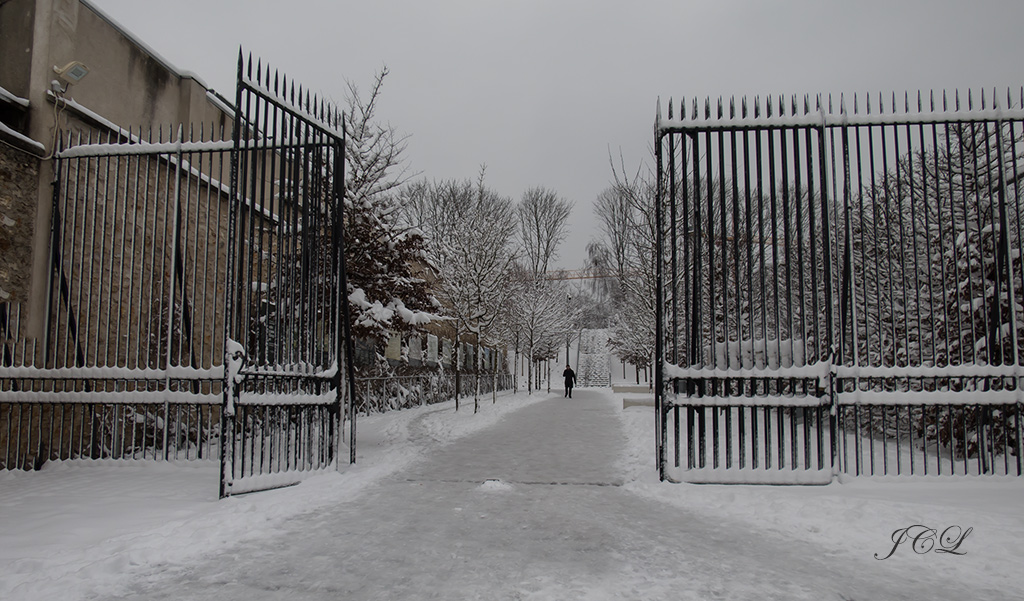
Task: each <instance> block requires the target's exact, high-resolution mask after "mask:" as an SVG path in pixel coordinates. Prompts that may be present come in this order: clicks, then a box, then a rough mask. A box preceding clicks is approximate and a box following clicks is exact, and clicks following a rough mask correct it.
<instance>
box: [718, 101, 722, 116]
mask: <svg viewBox="0 0 1024 601" xmlns="http://www.w3.org/2000/svg"><path fill="white" fill-rule="evenodd" d="M718 118H719V119H721V118H722V97H721V96H719V97H718Z"/></svg>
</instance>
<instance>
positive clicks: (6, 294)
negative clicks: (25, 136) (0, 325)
mask: <svg viewBox="0 0 1024 601" xmlns="http://www.w3.org/2000/svg"><path fill="white" fill-rule="evenodd" d="M38 182H39V159H38V158H37V157H34V156H32V155H30V154H28V153H25V152H23V151H21V150H17V149H15V148H12V147H10V146H9V145H7V144H0V303H21V302H25V301H26V300H27V298H28V290H29V285H30V282H31V275H32V233H33V228H34V227H35V219H36V198H37V194H38V186H39V183H38Z"/></svg>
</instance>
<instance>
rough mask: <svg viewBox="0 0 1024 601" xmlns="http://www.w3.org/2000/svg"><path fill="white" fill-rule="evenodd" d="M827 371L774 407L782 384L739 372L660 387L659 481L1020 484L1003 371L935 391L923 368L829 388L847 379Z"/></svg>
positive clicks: (1019, 428) (1009, 390) (1022, 411)
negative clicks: (882, 479)
mask: <svg viewBox="0 0 1024 601" xmlns="http://www.w3.org/2000/svg"><path fill="white" fill-rule="evenodd" d="M827 371H828V372H829V373H831V374H832V376H833V377H830V378H827V381H826V379H825V378H822V379H821V380H822V381H823V382H824V383H825V386H823V387H819V388H817V389H816V388H815V387H814V386H813V384H812V383H811V382H807V383H806V385H805V386H796V387H793V388H791V389H790V390H791V392H790V393H789V394H782V395H780V394H764V391H767V390H773V391H778V390H782V389H785V388H786V387H787V386H792V382H791V381H790V380H789V379H785V380H779V381H778V382H774V383H773V382H771V381H769V380H768V379H767V378H752V377H749V376H750V374H749V373H743V372H741V371H739V370H738V371H737V372H736V374H737V377H733V378H726V377H715V378H701V379H699V380H698V379H690V378H676V379H675V380H673V381H671V382H670V388H671V387H672V386H675V387H677V389H678V390H679V392H678V393H676V394H667V395H666V401H665V403H664V406H663V407H662V409H661V411H662V415H661V416H660V418H661V420H663V421H662V428H663V429H662V432H663V440H662V449H661V453H662V455H661V456H660V461H662V464H663V466H664V476H665V477H666V478H668V479H671V480H683V481H688V482H700V483H750V484H756V483H773V484H812V483H828V482H830V481H832V480H833V478H835V477H838V476H1018V477H1019V476H1024V402H1022V401H1021V396H1022V394H1021V393H1022V392H1024V391H1022V390H1021V389H1020V387H1019V383H1018V382H1017V380H1016V376H1015V375H1014V372H1015V370H1014V368H1013V367H1012V366H1007V367H998V368H985V370H984V371H986V372H993V371H995V372H999V373H1000V374H1001V373H1002V372H1004V371H1005V372H1006V373H1005V374H1003V375H995V376H986V377H983V378H982V377H978V375H977V373H975V372H976V371H977V369H975V368H973V367H970V366H964V367H961V368H959V369H948V370H946V371H944V372H942V376H941V379H939V378H938V377H937V376H936V375H935V374H933V373H930V371H929V370H928V369H927V368H921V369H918V370H913V369H902V370H900V371H901V377H902V379H894V378H891V377H890V378H881V379H875V380H870V381H869V380H867V379H864V380H861V379H859V378H851V377H846V378H843V379H840V378H836V377H834V376H836V375H839V376H849V375H850V372H851V369H850V368H844V367H841V366H840V367H837V368H833V367H831V366H829V367H828V369H827ZM932 371H933V370H932ZM902 372H905V373H902ZM918 372H920V373H918ZM961 372H962V373H961ZM922 374H925V375H924V376H922ZM965 374H966V375H965ZM965 380H970V382H969V383H968V384H965V382H964V381H965ZM829 382H831V383H829ZM965 386H966V387H967V388H968V389H964V387H965ZM815 390H816V392H815ZM708 391H713V392H715V393H717V394H715V395H713V396H711V395H708V394H707V392H708ZM736 391H745V393H746V394H745V395H744V396H740V395H738V394H736ZM758 392H761V394H758Z"/></svg>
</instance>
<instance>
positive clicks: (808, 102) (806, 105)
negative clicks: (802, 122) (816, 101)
mask: <svg viewBox="0 0 1024 601" xmlns="http://www.w3.org/2000/svg"><path fill="white" fill-rule="evenodd" d="M810 112H811V99H810V97H809V96H808V95H807V94H804V114H805V115H806V114H808V113H810Z"/></svg>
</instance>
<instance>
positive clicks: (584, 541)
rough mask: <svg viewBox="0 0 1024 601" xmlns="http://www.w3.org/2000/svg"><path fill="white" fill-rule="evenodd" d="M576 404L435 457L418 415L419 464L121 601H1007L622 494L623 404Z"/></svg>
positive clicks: (161, 570) (526, 417)
mask: <svg viewBox="0 0 1024 601" xmlns="http://www.w3.org/2000/svg"><path fill="white" fill-rule="evenodd" d="M576 396H577V398H575V399H572V400H569V399H563V398H561V397H555V398H552V399H550V400H547V401H543V402H540V403H535V404H532V405H528V406H526V407H524V408H523V409H521V410H519V411H517V412H514V413H511V414H509V415H508V416H506V417H505V418H504V419H502V420H501V421H500V422H498V423H497V424H496V425H495V426H492V427H490V428H488V429H486V430H482V431H480V432H478V433H476V434H473V435H470V436H467V437H465V438H462V439H460V440H457V441H456V442H454V443H452V444H449V445H447V446H441V447H438V445H436V444H432V443H431V441H430V439H429V437H428V436H427V435H426V434H425V433H423V432H422V431H419V430H418V429H417V422H415V421H414V422H413V423H412V424H410V435H411V436H412V437H413V438H414V439H416V438H419V442H420V443H421V444H422V445H423V448H424V454H423V457H422V460H420V461H418V462H416V463H414V464H413V465H411V466H409V467H407V468H405V469H403V470H400V471H398V472H396V473H395V474H393V475H392V476H390V477H388V478H386V479H384V480H382V481H381V482H380V483H379V484H377V485H375V486H372V487H371V488H369V489H367V490H366V491H365V492H364V493H363V494H361V495H360V496H358V497H356V498H355V499H352V500H350V501H347V502H342V503H339V504H337V505H335V506H333V507H330V508H327V509H325V510H322V511H320V512H318V513H313V514H306V515H300V516H297V517H295V518H293V519H290V520H287V521H286V522H284V523H283V524H282V526H281V528H280V531H279V533H278V534H277V535H276V536H274V537H272V538H265V539H262V540H256V541H251V542H246V543H242V544H239V545H237V546H235V547H229V548H228V549H226V550H224V551H222V552H221V553H219V554H217V555H216V556H212V557H207V558H205V559H204V560H202V561H197V562H194V563H192V564H189V565H180V566H153V567H151V568H149V569H148V571H147V572H144V573H137V574H135V575H134V583H133V584H132V585H131V587H130V588H129V592H128V593H127V594H126V595H125V596H123V597H118V598H124V599H217V600H219V601H230V600H233V599H238V600H243V599H244V600H247V601H248V600H261V599H295V600H299V599H536V600H549V599H550V600H554V599H673V600H677V599H758V600H766V599H787V600H789V599H814V600H826V599H835V600H841V599H842V600H858V601H860V600H868V599H952V598H972V599H986V598H992V599H997V598H1001V597H1000V596H999V595H995V596H991V595H990V594H989V593H991V591H985V590H979V588H978V586H977V583H975V584H974V586H971V587H967V586H966V585H964V584H961V583H958V582H955V581H936V580H935V579H934V574H932V575H930V576H923V575H915V574H908V573H906V572H905V571H904V572H900V571H897V570H896V569H893V568H890V567H888V566H887V565H886V564H885V563H884V562H878V561H875V560H874V559H871V558H870V557H867V558H865V561H863V562H856V563H855V564H851V563H850V562H849V559H848V558H847V557H837V556H836V555H835V552H834V551H831V550H828V549H826V548H824V547H816V546H815V545H813V544H808V543H807V542H802V541H796V540H795V539H794V540H791V539H788V538H786V537H785V536H784V535H782V534H779V533H771V534H764V533H761V534H757V535H755V533H753V532H752V531H751V530H750V528H749V527H747V526H743V525H741V523H740V522H736V523H728V522H726V523H722V522H713V521H710V520H708V519H706V518H705V517H701V514H697V513H693V512H689V511H687V510H684V509H679V508H674V507H672V506H670V505H668V504H663V503H661V502H658V501H655V500H650V499H646V498H644V497H641V496H639V495H636V494H635V493H632V492H630V491H628V490H626V489H624V488H622V487H621V486H619V485H620V484H621V483H622V481H623V474H622V468H621V463H620V461H621V458H622V454H623V448H622V446H623V445H624V443H625V441H624V438H623V436H622V433H621V424H620V421H619V419H618V417H617V411H620V409H617V408H616V406H615V405H614V401H613V400H612V399H611V398H610V397H608V396H606V395H603V394H600V393H597V392H591V391H586V390H580V391H578V392H577V395H576ZM428 415H429V414H428ZM831 542H833V543H834V542H835V541H831ZM103 598H111V597H110V596H104V597H103Z"/></svg>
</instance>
